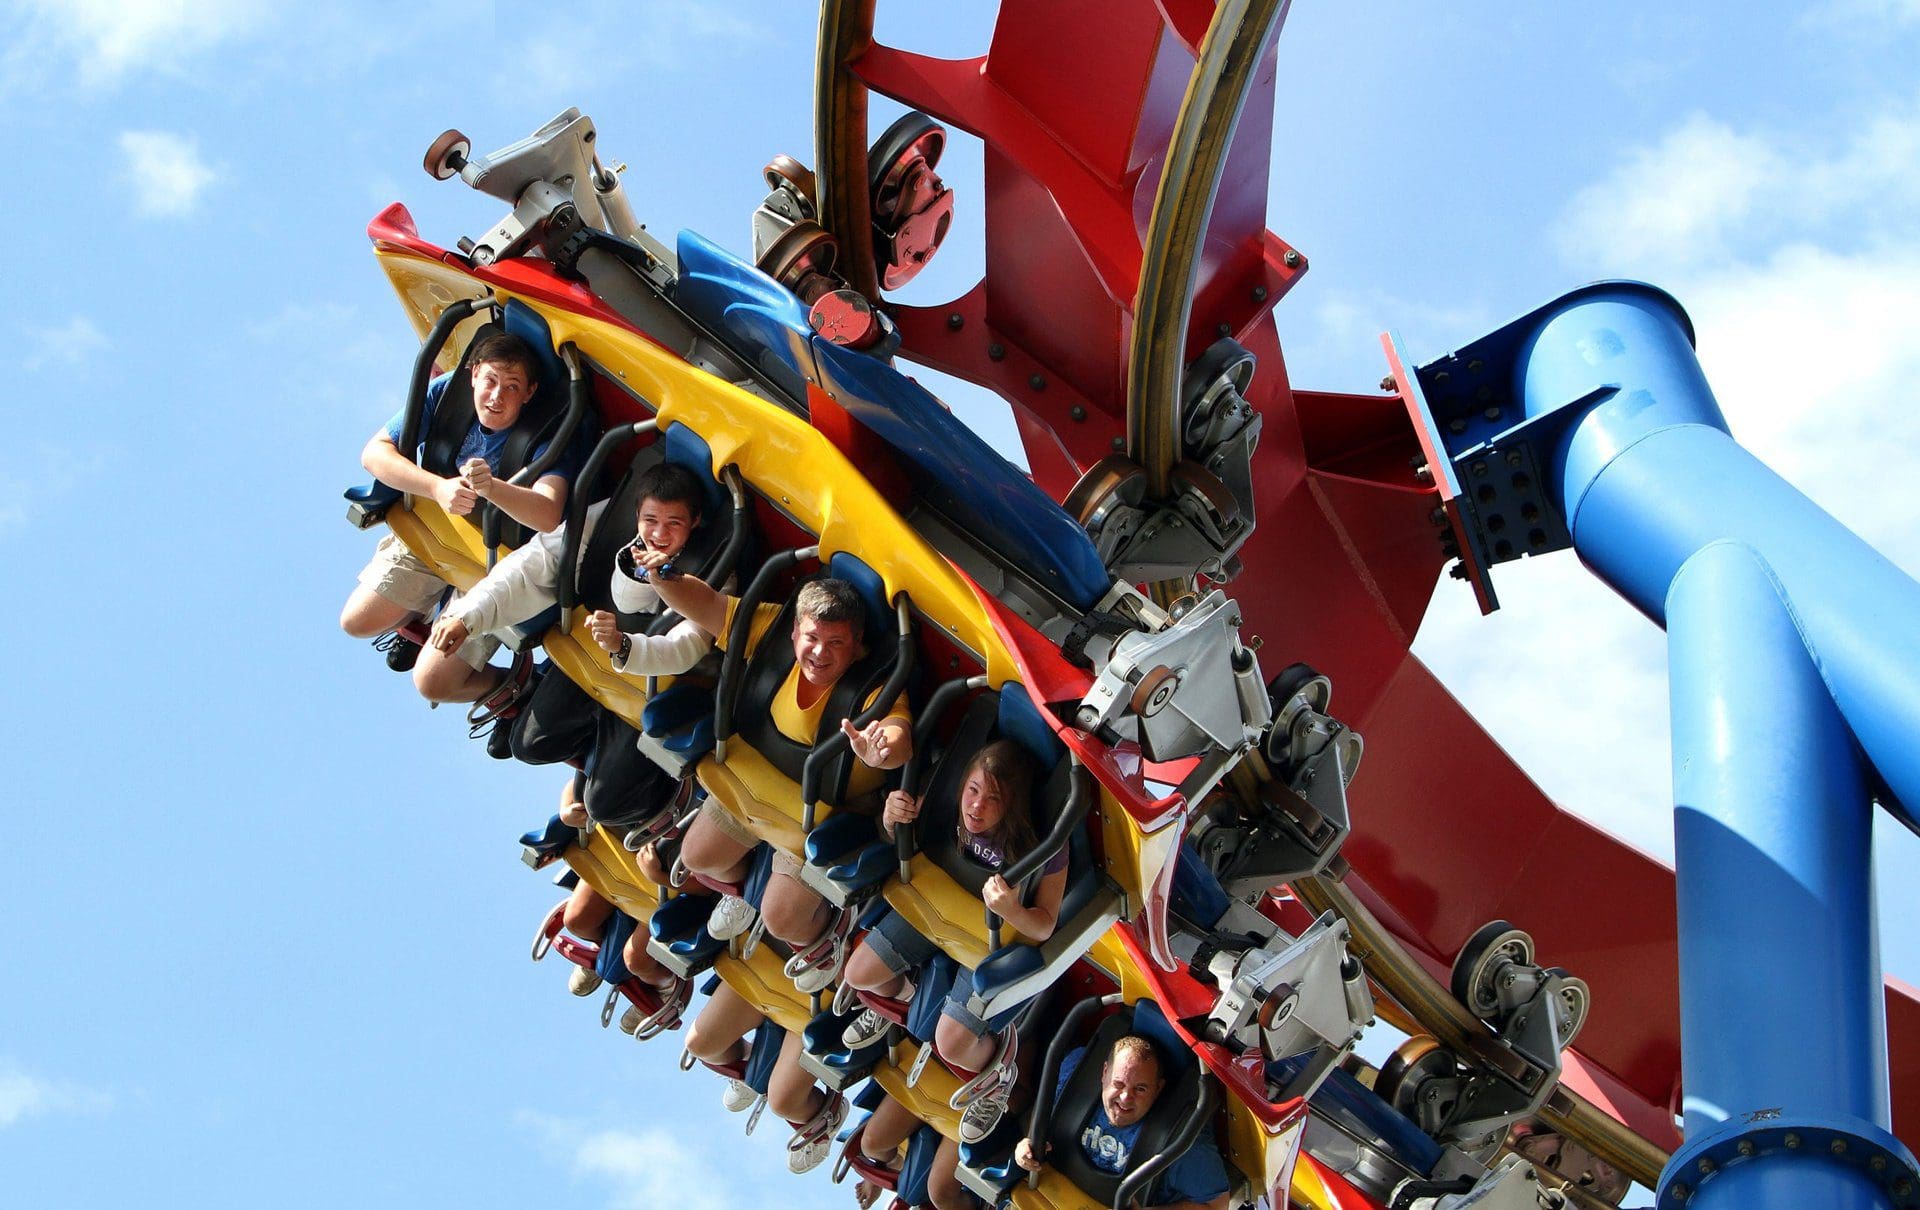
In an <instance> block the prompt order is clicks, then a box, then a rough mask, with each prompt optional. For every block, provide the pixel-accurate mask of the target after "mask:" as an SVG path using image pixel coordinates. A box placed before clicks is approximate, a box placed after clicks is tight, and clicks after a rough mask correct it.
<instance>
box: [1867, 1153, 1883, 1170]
mask: <svg viewBox="0 0 1920 1210" xmlns="http://www.w3.org/2000/svg"><path fill="white" fill-rule="evenodd" d="M1867 1167H1869V1168H1871V1169H1873V1170H1874V1171H1875V1172H1885V1171H1886V1170H1887V1157H1886V1156H1884V1155H1876V1156H1874V1157H1873V1158H1872V1159H1870V1160H1868V1161H1867Z"/></svg>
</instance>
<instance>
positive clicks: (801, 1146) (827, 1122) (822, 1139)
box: [787, 1092, 847, 1176]
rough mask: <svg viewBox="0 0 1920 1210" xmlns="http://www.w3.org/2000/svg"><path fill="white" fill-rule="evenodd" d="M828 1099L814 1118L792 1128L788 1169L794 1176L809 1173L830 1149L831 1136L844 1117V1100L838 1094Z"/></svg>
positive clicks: (845, 1105)
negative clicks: (798, 1126)
mask: <svg viewBox="0 0 1920 1210" xmlns="http://www.w3.org/2000/svg"><path fill="white" fill-rule="evenodd" d="M828 1096H829V1097H830V1098H831V1099H830V1100H829V1101H828V1102H827V1103H826V1105H825V1106H823V1107H822V1108H821V1110H820V1112H819V1113H817V1114H815V1115H813V1119H812V1120H811V1121H809V1122H807V1123H806V1124H805V1125H803V1126H801V1127H800V1128H799V1129H798V1130H796V1131H794V1134H793V1138H792V1139H791V1140H790V1141H789V1142H788V1143H787V1171H788V1172H791V1173H793V1174H794V1175H795V1176H798V1175H799V1174H801V1173H803V1172H812V1171H813V1170H814V1169H815V1168H818V1167H819V1166H820V1165H821V1163H823V1162H824V1161H825V1160H826V1158H827V1156H828V1154H829V1153H831V1152H832V1151H833V1135H834V1132H835V1131H837V1130H839V1129H840V1123H842V1122H844V1121H846V1120H847V1099H846V1098H845V1097H843V1096H841V1095H840V1094H839V1093H837V1092H835V1093H829V1094H828Z"/></svg>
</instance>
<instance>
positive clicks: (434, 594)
mask: <svg viewBox="0 0 1920 1210" xmlns="http://www.w3.org/2000/svg"><path fill="white" fill-rule="evenodd" d="M360 583H361V584H362V585H363V586H364V587H366V588H370V589H372V590H373V591H374V592H377V593H379V594H380V595H381V596H382V597H384V598H385V599H387V600H389V601H391V602H393V603H394V604H395V605H398V606H399V607H400V608H402V609H405V610H408V611H410V612H412V613H419V614H424V613H426V612H427V611H428V610H430V609H432V608H433V605H434V602H435V601H438V600H439V599H440V594H441V593H443V592H445V591H446V590H447V582H446V581H445V580H443V579H441V578H440V575H439V573H438V572H436V571H434V570H433V568H431V567H429V566H428V565H427V564H426V562H425V561H423V560H422V559H421V558H420V557H419V556H418V555H416V554H414V553H413V552H412V551H410V550H408V549H407V544H406V543H404V542H402V541H401V540H400V539H399V538H396V537H394V536H393V535H392V534H388V535H387V536H386V537H384V538H381V539H380V545H379V546H377V547H375V548H374V551H373V558H372V560H371V561H369V562H368V563H367V565H366V566H365V567H363V568H361V569H360ZM455 599H458V598H457V597H456V598H455ZM499 649H500V640H499V639H497V638H495V637H494V636H493V635H491V634H474V635H468V636H467V641H466V642H464V643H462V644H460V650H459V651H458V652H456V653H455V654H456V655H458V656H459V657H460V658H461V659H462V660H463V661H465V663H466V665H467V666H468V667H469V668H472V669H475V670H476V671H477V670H479V669H481V668H485V667H486V666H487V661H488V660H490V659H492V658H493V653H494V652H495V651H498V650H499Z"/></svg>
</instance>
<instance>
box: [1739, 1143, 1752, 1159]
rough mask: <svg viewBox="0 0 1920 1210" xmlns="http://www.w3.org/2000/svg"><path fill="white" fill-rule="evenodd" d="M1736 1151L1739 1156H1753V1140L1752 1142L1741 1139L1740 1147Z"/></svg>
mask: <svg viewBox="0 0 1920 1210" xmlns="http://www.w3.org/2000/svg"><path fill="white" fill-rule="evenodd" d="M1738 1150H1739V1152H1740V1154H1741V1155H1752V1154H1753V1140H1752V1139H1741V1140H1740V1146H1739V1148H1738Z"/></svg>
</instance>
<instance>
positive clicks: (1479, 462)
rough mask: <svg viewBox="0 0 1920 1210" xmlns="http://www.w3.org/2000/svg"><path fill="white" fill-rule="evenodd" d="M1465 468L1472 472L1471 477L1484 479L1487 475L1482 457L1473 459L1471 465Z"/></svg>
mask: <svg viewBox="0 0 1920 1210" xmlns="http://www.w3.org/2000/svg"><path fill="white" fill-rule="evenodd" d="M1467 469H1468V470H1471V471H1472V472H1473V477H1474V478H1476V479H1484V478H1486V477H1487V464H1486V462H1485V461H1484V460H1483V459H1479V458H1476V459H1474V460H1473V465H1472V466H1470V467H1468V468H1467Z"/></svg>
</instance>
